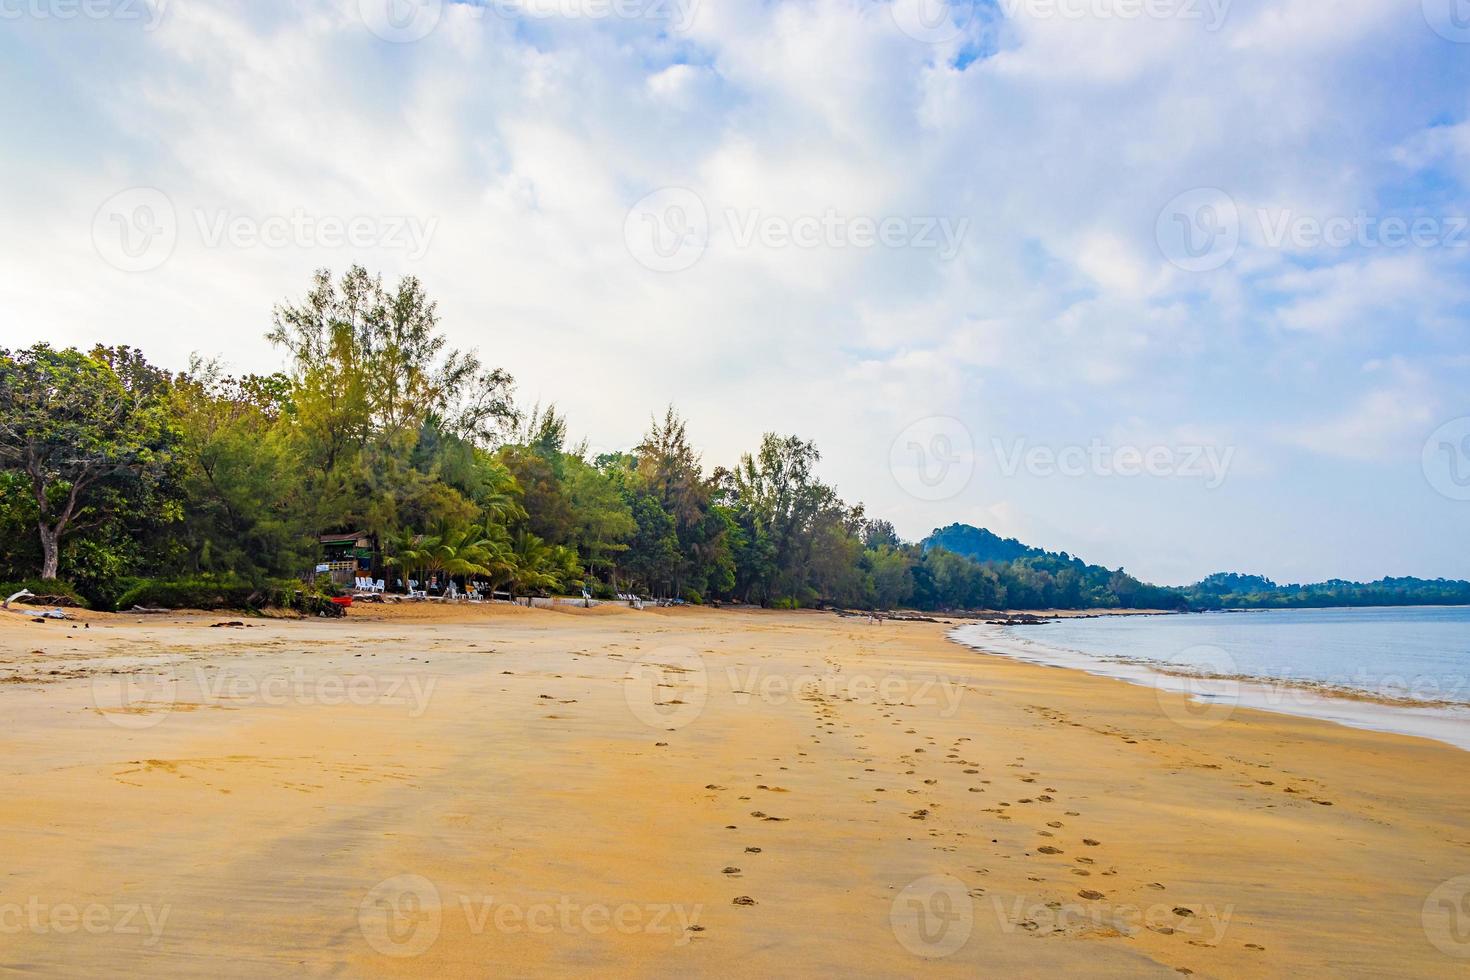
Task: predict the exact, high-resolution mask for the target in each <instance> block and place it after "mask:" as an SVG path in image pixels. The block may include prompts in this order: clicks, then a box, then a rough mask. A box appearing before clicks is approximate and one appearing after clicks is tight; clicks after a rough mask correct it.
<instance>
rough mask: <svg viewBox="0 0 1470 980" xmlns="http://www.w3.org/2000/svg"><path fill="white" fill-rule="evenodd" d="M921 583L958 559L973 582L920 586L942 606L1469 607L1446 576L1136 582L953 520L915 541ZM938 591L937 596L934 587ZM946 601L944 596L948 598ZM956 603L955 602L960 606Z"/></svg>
mask: <svg viewBox="0 0 1470 980" xmlns="http://www.w3.org/2000/svg"><path fill="white" fill-rule="evenodd" d="M919 549H920V551H921V553H922V554H923V556H924V558H923V561H922V563H921V564H920V566H919V567H918V569H917V570H916V571H917V572H919V573H921V583H922V580H924V579H928V578H931V577H932V575H929V574H922V573H926V572H929V571H930V570H931V569H934V570H942V571H944V572H945V573H946V574H945V580H946V581H949V582H953V581H955V580H957V579H963V578H965V576H963V575H961V574H959V573H958V572H956V571H953V570H950V568H949V566H952V565H954V564H955V563H964V564H971V565H973V566H976V568H975V571H973V572H971V573H970V575H969V578H970V579H972V580H973V581H974V587H973V588H972V589H970V590H969V591H968V593H966V590H964V589H959V590H957V589H955V588H954V587H950V588H947V589H940V590H930V591H929V592H928V593H927V594H926V592H925V590H924V589H922V588H921V589H920V590H918V595H919V597H925V598H930V597H932V600H933V601H936V602H938V603H939V604H940V605H941V606H942V607H945V608H957V607H958V605H952V604H951V601H952V600H954V599H957V598H959V595H957V592H958V593H959V594H964V596H965V599H966V600H967V601H968V602H969V604H970V605H972V606H974V607H985V608H992V606H991V605H990V604H991V603H993V602H995V601H997V600H998V601H999V602H1000V603H1001V604H1003V605H1005V606H1006V607H1007V608H1011V609H1110V608H1111V609H1118V608H1121V609H1177V610H1181V611H1207V610H1217V609H1311V608H1325V607H1330V606H1425V605H1436V606H1437V605H1470V582H1462V581H1452V580H1447V579H1432V580H1431V579H1419V578H1385V579H1381V580H1379V581H1377V582H1368V583H1363V582H1346V581H1342V580H1336V579H1335V580H1332V581H1329V582H1319V583H1315V584H1310V585H1278V584H1277V583H1276V582H1273V581H1272V580H1271V579H1269V578H1266V577H1265V576H1263V575H1242V574H1238V573H1235V572H1217V573H1216V574H1214V575H1210V576H1208V577H1207V578H1205V579H1203V580H1201V581H1199V582H1197V583H1195V584H1194V585H1190V586H1186V587H1184V588H1177V587H1166V586H1157V585H1150V584H1148V583H1146V582H1140V581H1139V580H1138V579H1135V578H1134V577H1133V576H1131V575H1129V574H1128V573H1127V572H1125V571H1124V570H1123V569H1121V568H1120V569H1116V570H1111V569H1107V568H1104V567H1103V566H1101V565H1091V564H1088V563H1087V562H1085V561H1082V560H1081V559H1079V558H1074V557H1072V556H1071V555H1068V554H1067V553H1066V552H1051V551H1046V550H1044V549H1041V548H1035V547H1031V546H1029V545H1026V544H1023V543H1022V542H1020V541H1017V540H1016V539H1015V538H1002V537H1000V536H999V535H996V534H994V533H992V532H991V531H989V530H986V529H985V528H979V527H972V526H970V525H968V524H952V525H950V526H949V527H945V528H938V529H936V530H935V531H934V533H933V534H931V535H929V537H927V538H925V539H924V540H923V541H922V542H921V543H920V545H919ZM936 591H937V592H938V593H940V594H939V595H935V592H936ZM946 600H949V601H946ZM963 604H964V603H960V604H959V605H963Z"/></svg>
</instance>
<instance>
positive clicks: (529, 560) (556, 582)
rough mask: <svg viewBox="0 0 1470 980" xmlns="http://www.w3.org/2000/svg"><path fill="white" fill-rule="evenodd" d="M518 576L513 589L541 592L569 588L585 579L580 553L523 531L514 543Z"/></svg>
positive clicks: (513, 579) (517, 533)
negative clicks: (579, 559) (568, 586)
mask: <svg viewBox="0 0 1470 980" xmlns="http://www.w3.org/2000/svg"><path fill="white" fill-rule="evenodd" d="M513 554H514V558H515V565H516V568H515V574H514V575H512V576H511V579H510V582H511V588H512V589H514V590H516V591H522V592H540V591H550V590H555V589H562V588H565V587H566V586H567V585H568V583H571V582H575V581H576V580H578V579H580V578H581V577H582V565H581V563H580V562H579V561H578V560H577V552H576V551H575V550H573V549H571V548H568V547H565V546H564V545H549V544H547V543H546V542H545V541H543V540H542V539H541V538H538V537H537V536H536V535H534V534H532V533H531V532H530V531H528V530H525V529H524V528H522V529H521V530H519V531H517V532H516V536H515V541H514V544H513Z"/></svg>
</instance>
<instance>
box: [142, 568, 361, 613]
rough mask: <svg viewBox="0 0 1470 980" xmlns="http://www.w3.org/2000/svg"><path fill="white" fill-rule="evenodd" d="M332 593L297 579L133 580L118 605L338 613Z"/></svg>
mask: <svg viewBox="0 0 1470 980" xmlns="http://www.w3.org/2000/svg"><path fill="white" fill-rule="evenodd" d="M330 599H331V596H330V595H329V594H327V593H326V592H323V591H322V590H320V589H318V588H317V587H316V586H314V585H310V586H309V585H305V584H303V583H301V582H298V581H296V580H294V579H283V580H280V581H273V582H268V583H266V584H264V585H261V584H256V583H252V582H247V581H245V580H244V579H240V578H235V577H232V576H201V577H198V578H187V579H167V580H166V579H134V580H132V582H131V584H130V586H129V587H128V588H127V589H126V590H125V591H123V592H122V594H121V595H120V596H119V597H118V599H117V602H116V605H115V608H117V609H118V610H120V611H121V610H128V609H132V608H133V607H134V606H145V607H149V608H154V609H267V608H270V609H294V610H297V611H299V612H303V613H308V614H316V615H328V616H337V615H341V614H342V610H341V609H340V608H339V607H337V606H336V605H334V604H333V603H332V602H331V601H330Z"/></svg>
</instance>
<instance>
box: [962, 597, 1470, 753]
mask: <svg viewBox="0 0 1470 980" xmlns="http://www.w3.org/2000/svg"><path fill="white" fill-rule="evenodd" d="M1342 608H1354V607H1342ZM1404 608H1418V607H1404ZM1253 611H1254V610H1253ZM1260 611H1263V612H1264V611H1274V610H1260ZM1009 628H1010V627H1009V626H998V625H990V624H984V625H982V624H965V625H963V626H957V627H955V628H954V629H952V630H951V631H950V632H949V634H948V636H949V638H950V639H951V640H953V641H954V642H955V643H957V644H959V645H960V646H962V647H965V648H967V649H970V650H974V651H976V652H978V653H982V654H986V655H988V656H997V657H1007V658H1011V659H1015V660H1020V661H1023V662H1026V663H1032V664H1036V665H1038V666H1045V667H1054V668H1060V669H1065V670H1076V671H1081V672H1083V673H1086V674H1089V675H1091V676H1094V677H1104V678H1109V679H1112V680H1120V681H1124V682H1126V683H1129V684H1132V685H1135V686H1139V687H1151V688H1154V689H1155V690H1158V691H1160V692H1168V693H1170V694H1174V695H1185V696H1186V697H1188V698H1190V699H1191V700H1192V701H1195V702H1197V703H1199V704H1201V705H1202V706H1207V707H1208V708H1209V710H1202V711H1200V712H1199V713H1200V714H1201V715H1202V716H1208V717H1212V718H1217V719H1218V718H1220V717H1223V716H1227V715H1228V714H1229V711H1230V710H1231V709H1233V708H1234V707H1236V706H1239V707H1244V708H1254V709H1256V710H1260V711H1270V712H1275V713H1279V714H1286V715H1292V716H1294V717H1301V718H1311V719H1314V720H1317V721H1327V722H1332V723H1334V724H1339V725H1343V726H1346V727H1350V728H1358V729H1361V730H1365V731H1375V732H1385V733H1391V734H1397V735H1406V736H1410V737H1416V738H1429V739H1433V740H1435V741H1438V742H1443V743H1444V744H1446V745H1450V746H1452V747H1454V748H1457V749H1460V750H1463V751H1466V752H1470V704H1465V703H1463V702H1456V701H1446V700H1440V701H1424V700H1419V699H1413V698H1391V697H1388V696H1385V695H1380V694H1374V693H1373V692H1370V691H1363V690H1359V689H1354V688H1350V687H1346V686H1342V685H1335V684H1331V683H1328V682H1312V681H1303V680H1295V679H1279V678H1273V677H1263V676H1260V675H1253V674H1218V673H1209V672H1191V671H1188V670H1182V669H1180V670H1169V669H1166V667H1165V666H1163V665H1161V664H1158V663H1156V662H1154V661H1149V660H1143V659H1130V658H1128V657H1126V656H1118V657H1100V656H1096V655H1093V654H1087V653H1083V652H1080V651H1076V650H1067V649H1062V648H1058V647H1051V646H1048V645H1046V644H1044V643H1041V642H1037V641H1032V640H1029V639H1027V638H1024V637H1016V636H1011V635H1009V634H1007V633H1005V632H1004V631H1005V630H1007V629H1009ZM962 630H969V631H973V632H974V633H975V634H976V636H975V638H974V640H973V641H972V640H970V639H967V638H965V637H963V636H960V635H959V634H960V632H961V631H962ZM1201 723H1203V722H1201Z"/></svg>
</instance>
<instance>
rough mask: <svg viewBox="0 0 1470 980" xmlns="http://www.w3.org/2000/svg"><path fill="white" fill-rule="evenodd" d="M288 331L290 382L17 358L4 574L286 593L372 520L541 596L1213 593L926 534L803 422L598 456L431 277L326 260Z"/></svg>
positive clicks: (108, 356)
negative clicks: (443, 316) (519, 396)
mask: <svg viewBox="0 0 1470 980" xmlns="http://www.w3.org/2000/svg"><path fill="white" fill-rule="evenodd" d="M267 336H268V338H269V340H270V342H271V343H272V344H274V345H275V346H276V347H277V348H279V349H280V350H281V351H282V353H283V355H284V358H285V364H284V369H283V370H282V371H280V372H278V373H274V374H269V375H254V374H249V375H243V376H235V375H231V374H229V373H228V372H226V371H225V370H224V369H223V368H222V367H221V366H220V365H219V364H218V363H217V362H214V361H207V360H202V359H199V358H197V357H196V358H195V359H194V360H192V361H191V363H190V364H189V366H188V367H187V369H186V370H184V371H182V372H178V373H172V372H169V371H166V370H163V369H162V368H160V367H158V366H156V365H154V364H151V363H150V362H149V361H148V360H147V359H146V357H145V356H144V354H143V353H142V352H141V351H138V350H136V349H134V348H131V347H101V346H99V347H96V348H94V349H92V350H90V351H87V352H85V353H84V352H81V351H77V350H74V349H64V350H63V349H55V348H53V347H51V346H49V345H47V344H44V343H41V344H36V345H34V346H32V347H29V348H26V349H22V350H14V351H9V350H0V581H10V582H16V583H22V582H26V581H29V580H33V579H39V580H41V582H42V583H44V586H43V587H45V588H48V589H49V590H51V591H56V590H64V589H74V590H76V592H77V593H79V594H80V595H81V596H82V597H84V598H85V599H86V600H88V601H90V602H92V603H93V604H96V605H99V606H104V607H114V606H117V605H125V604H126V600H127V598H128V597H129V596H132V597H136V596H137V595H139V594H140V592H139V589H140V586H141V587H145V591H146V587H147V586H148V585H150V584H152V585H158V584H159V583H165V584H167V583H175V584H178V583H194V584H195V585H197V586H198V587H199V588H200V589H205V590H209V589H215V590H224V589H228V588H237V589H239V588H249V587H256V588H262V589H263V588H265V587H267V586H272V585H275V586H278V585H279V584H280V583H282V582H285V581H289V580H292V579H298V578H303V577H305V578H309V577H310V573H311V571H312V570H313V569H314V568H315V567H316V564H317V563H318V562H319V560H320V557H321V545H320V536H321V535H322V534H325V533H331V532H353V533H362V534H365V535H367V536H369V537H370V538H371V539H372V540H373V541H374V542H376V544H377V548H376V549H375V553H376V555H377V559H376V562H377V568H375V572H376V573H378V574H379V575H381V576H382V577H384V578H386V579H388V580H389V581H406V580H407V579H409V578H410V577H416V578H420V579H423V578H426V577H428V576H438V577H440V578H441V579H442V580H450V579H455V580H458V581H459V582H460V583H462V584H463V583H466V582H468V581H472V580H473V581H480V582H484V583H488V584H489V585H490V586H491V587H492V588H494V589H497V590H504V591H509V592H511V593H513V594H517V595H527V594H551V593H567V592H572V593H575V592H577V591H580V590H582V589H586V590H588V591H590V592H592V593H594V594H597V595H604V596H605V595H613V594H618V593H626V592H637V593H639V594H642V595H646V596H657V597H669V598H678V599H683V600H687V601H691V602H705V601H713V600H720V601H736V602H745V603H755V604H759V605H763V606H780V607H795V606H813V605H822V604H830V605H837V606H844V607H854V608H868V609H891V608H895V607H898V606H906V607H913V608H921V609H999V608H1015V609H1032V608H1089V607H1119V606H1121V607H1140V608H1141V607H1148V608H1182V607H1185V606H1187V605H1188V600H1187V598H1186V597H1184V596H1183V595H1182V594H1181V593H1180V591H1179V590H1169V589H1160V588H1157V587H1154V586H1149V585H1146V584H1145V583H1141V582H1139V581H1137V580H1136V579H1134V578H1132V577H1131V576H1129V575H1127V574H1126V573H1124V572H1123V571H1121V570H1116V571H1110V570H1107V569H1102V568H1099V567H1097V566H1091V565H1086V564H1085V563H1082V562H1080V561H1079V560H1077V559H1073V558H1070V557H1069V556H1066V555H1052V554H1049V553H1046V552H1039V551H1036V550H1035V549H1025V548H1024V547H1023V546H1019V545H1018V543H1014V542H1012V543H1010V544H1012V545H1016V547H1020V548H1021V550H1020V551H1015V549H1014V548H1011V550H1010V552H1009V553H1007V554H1006V555H1005V560H995V557H996V556H992V555H980V556H967V555H964V554H961V553H959V551H957V550H951V548H949V547H945V546H944V544H945V542H944V541H943V540H940V539H935V540H931V541H929V542H924V543H908V542H904V541H902V540H900V539H899V537H898V535H897V534H896V533H895V532H894V529H893V526H892V525H891V524H890V523H888V522H887V521H883V520H881V519H874V518H870V517H868V516H867V515H866V513H865V512H864V508H863V506H862V504H848V503H846V502H845V501H843V500H842V498H841V497H840V496H839V495H838V493H837V491H836V490H835V489H834V488H833V487H831V486H828V485H827V484H825V483H823V482H822V481H821V480H820V479H819V478H818V476H817V472H816V470H817V464H818V462H819V460H820V454H819V453H818V450H817V448H816V446H815V445H813V444H812V443H811V442H810V441H807V440H804V439H801V438H800V437H797V436H794V435H779V434H774V433H771V434H767V435H765V436H764V437H763V438H762V440H761V442H760V445H759V446H758V447H756V448H755V449H754V450H753V451H752V452H750V453H747V454H745V455H743V456H742V457H741V458H740V459H739V460H738V461H737V462H735V464H734V465H731V466H714V467H708V466H706V465H705V463H704V461H703V460H702V459H701V457H700V455H699V453H698V452H697V451H696V450H695V449H694V448H693V445H692V443H691V441H690V436H689V432H688V427H687V422H686V420H685V419H683V418H682V417H681V416H680V415H679V413H678V412H677V411H676V410H675V409H674V408H672V407H670V408H668V409H667V410H666V411H664V412H663V413H662V415H660V416H658V417H655V418H654V419H653V420H652V421H651V424H650V426H649V428H648V431H647V433H646V434H645V435H644V436H643V438H642V440H641V441H640V442H639V444H638V445H637V446H634V447H632V448H631V449H629V450H627V451H625V452H611V453H601V454H596V455H594V454H592V453H591V452H590V451H589V450H588V448H587V445H586V443H585V442H582V443H573V442H572V440H571V438H570V437H569V430H568V423H567V420H566V419H565V418H564V417H563V416H562V415H561V414H560V413H559V412H558V411H557V409H556V407H555V406H554V405H552V406H547V407H544V408H543V407H541V406H539V405H538V406H534V407H530V408H526V407H524V406H521V405H519V404H518V403H517V401H516V398H515V386H514V381H513V379H512V378H511V377H510V376H509V375H508V374H507V373H506V372H505V371H503V370H500V369H498V368H493V367H490V366H487V365H485V364H484V363H483V362H482V361H481V359H480V357H479V356H478V355H477V354H476V353H475V352H474V351H465V350H459V349H456V348H454V347H452V346H451V345H450V344H449V342H448V340H447V338H446V336H445V334H444V332H443V331H442V329H441V325H440V321H439V315H438V310H437V307H436V305H435V303H434V302H433V300H432V299H431V298H430V297H429V296H428V295H427V293H426V292H425V290H424V288H423V286H422V284H421V283H420V282H419V281H418V280H417V279H415V278H413V277H406V278H404V279H402V280H400V281H399V282H397V283H396V284H392V285H389V284H385V283H384V282H383V281H382V279H381V277H377V276H373V275H370V274H369V273H368V272H367V270H365V269H363V268H361V267H353V268H351V269H349V270H348V271H347V272H346V273H345V274H343V275H342V276H340V277H338V278H334V277H332V276H331V274H330V273H328V272H326V271H322V272H319V273H317V274H316V276H315V278H314V280H313V282H312V284H311V287H310V289H309V290H308V292H307V293H306V295H305V296H304V297H303V298H302V299H301V300H300V301H298V302H293V303H285V304H282V305H280V306H277V307H276V308H275V310H274V311H273V314H272V324H271V329H270V331H269V333H268V335H267ZM972 530H973V529H972ZM958 547H959V548H960V549H961V550H963V548H964V545H963V543H961V544H959V545H958ZM156 591H157V590H156V589H155V592H156ZM194 591H195V592H197V590H194ZM182 592H183V593H184V594H194V593H193V592H191V591H190V590H189V589H183V590H182Z"/></svg>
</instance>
